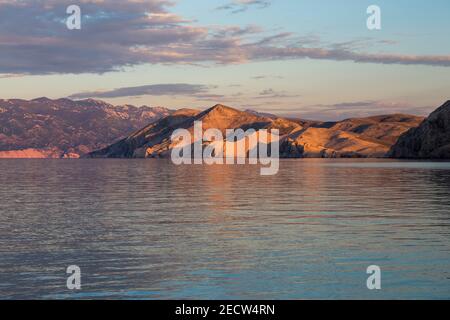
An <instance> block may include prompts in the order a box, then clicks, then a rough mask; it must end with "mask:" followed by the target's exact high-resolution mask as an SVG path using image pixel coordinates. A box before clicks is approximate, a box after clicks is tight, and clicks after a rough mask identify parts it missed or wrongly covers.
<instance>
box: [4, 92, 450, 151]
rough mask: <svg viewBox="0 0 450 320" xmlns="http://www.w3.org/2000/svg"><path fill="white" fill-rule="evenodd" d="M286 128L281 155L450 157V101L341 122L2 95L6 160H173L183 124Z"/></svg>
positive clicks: (224, 109)
mask: <svg viewBox="0 0 450 320" xmlns="http://www.w3.org/2000/svg"><path fill="white" fill-rule="evenodd" d="M198 120H201V121H202V122H203V129H204V130H206V129H209V128H217V129H220V130H221V131H222V132H223V133H224V132H225V130H226V129H237V128H242V129H244V130H246V129H249V128H253V129H256V130H258V129H279V130H280V134H281V140H280V156H281V157H283V158H308V157H310V158H313V157H329V158H335V157H336V158H338V157H385V156H391V157H396V158H450V102H447V103H446V104H444V105H443V106H442V107H441V108H439V109H438V110H436V111H435V112H434V113H432V114H431V115H430V117H429V118H428V119H425V118H423V117H418V116H412V115H406V114H392V115H382V116H374V117H367V118H353V119H347V120H343V121H336V122H321V121H314V120H303V119H288V118H281V117H278V116H276V115H273V114H268V113H259V112H257V111H254V110H246V111H239V110H236V109H233V108H231V107H227V106H224V105H220V104H219V105H216V106H214V107H212V108H210V109H208V110H206V111H200V110H195V109H181V110H178V111H174V110H169V109H166V108H160V107H157V108H153V107H147V106H142V107H135V106H132V105H124V106H113V105H111V104H108V103H106V102H103V101H99V100H93V99H87V100H80V101H73V100H70V99H58V100H51V99H48V98H39V99H34V100H31V101H27V100H19V99H11V100H0V158H78V157H91V158H155V157H168V156H169V155H170V153H171V150H172V148H173V147H174V146H173V145H172V143H171V141H170V137H171V135H172V132H173V131H174V130H176V129H178V128H185V129H188V130H191V132H192V129H193V124H194V122H195V121H198Z"/></svg>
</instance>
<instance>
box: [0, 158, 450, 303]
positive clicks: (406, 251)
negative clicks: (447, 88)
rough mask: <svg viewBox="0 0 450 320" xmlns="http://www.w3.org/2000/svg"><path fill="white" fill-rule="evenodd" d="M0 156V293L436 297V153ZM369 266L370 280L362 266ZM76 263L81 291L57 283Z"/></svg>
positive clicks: (441, 185) (449, 186)
mask: <svg viewBox="0 0 450 320" xmlns="http://www.w3.org/2000/svg"><path fill="white" fill-rule="evenodd" d="M259 173H260V171H259V168H258V167H255V166H212V167H211V166H187V167H186V166H182V167H176V166H174V165H172V164H170V163H169V162H167V161H162V160H161V161H160V160H1V161H0V197H1V198H0V298H2V299H17V298H32V299H43V298H51V299H66V298H71V299H73V298H76V299H91V298H114V299H162V298H168V299H172V298H180V299H185V298H192V299H312V298H319V299H332V298H338V299H343V298H350V299H366V298H367V299H368V298H374V299H385V298H406V299H416V298H425V299H434V298H438V299H450V163H439V162H435V163H431V162H400V161H397V162H393V161H374V160H370V161H362V160H359V161H358V160H286V161H282V162H281V167H280V172H279V174H278V175H276V176H272V177H262V176H260V175H259ZM373 264H375V265H378V266H380V267H381V269H382V290H380V291H369V290H368V289H367V287H366V279H367V277H368V275H367V274H366V268H367V267H368V266H369V265H373ZM69 265H78V266H79V267H80V268H81V272H82V279H81V280H82V290H80V291H76V292H72V291H69V290H68V289H67V288H66V279H67V278H66V277H67V275H66V268H67V266H69Z"/></svg>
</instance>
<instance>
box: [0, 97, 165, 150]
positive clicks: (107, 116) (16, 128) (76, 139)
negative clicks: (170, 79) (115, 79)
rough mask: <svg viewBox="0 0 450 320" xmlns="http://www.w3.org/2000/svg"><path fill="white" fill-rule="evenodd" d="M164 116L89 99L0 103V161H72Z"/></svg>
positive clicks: (146, 109) (159, 110)
mask: <svg viewBox="0 0 450 320" xmlns="http://www.w3.org/2000/svg"><path fill="white" fill-rule="evenodd" d="M169 114H170V111H169V110H168V109H165V108H150V107H146V106H144V107H140V108H137V107H134V106H130V105H126V106H113V105H110V104H108V103H105V102H102V101H98V100H92V99H88V100H81V101H72V100H69V99H58V100H51V99H47V98H39V99H35V100H31V101H26V100H18V99H14V100H0V158H59V157H75V158H76V157H79V156H81V155H83V154H86V153H89V152H91V151H93V150H97V149H101V148H103V147H105V146H107V145H109V144H111V143H112V142H114V141H116V140H118V139H121V138H123V137H126V136H127V135H129V134H130V133H132V132H134V131H136V130H138V129H139V128H142V127H143V126H145V125H147V124H148V123H151V122H154V121H156V120H159V119H161V118H163V117H165V116H167V115H169Z"/></svg>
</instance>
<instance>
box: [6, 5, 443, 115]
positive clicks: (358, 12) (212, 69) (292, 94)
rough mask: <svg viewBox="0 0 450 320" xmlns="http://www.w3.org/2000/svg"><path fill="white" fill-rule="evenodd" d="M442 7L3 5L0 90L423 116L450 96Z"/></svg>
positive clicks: (173, 104) (178, 104)
mask: <svg viewBox="0 0 450 320" xmlns="http://www.w3.org/2000/svg"><path fill="white" fill-rule="evenodd" d="M69 5H77V6H79V8H80V9H81V29H79V30H77V29H75V30H69V29H68V28H67V26H66V22H67V19H68V18H69V16H70V14H67V13H66V9H67V7H68V6H69ZM370 5H377V6H378V7H379V8H380V10H381V11H380V13H381V29H380V30H369V29H368V27H367V23H366V21H367V19H368V18H369V16H370V14H368V13H367V8H368V7H369V6H370ZM449 13H450V1H448V0H434V1H425V0H395V1H392V0H371V1H366V0H342V1H335V0H208V1H205V0H179V1H175V0H173V1H172V0H78V1H76V0H70V1H66V0H45V1H44V0H0V98H1V99H12V98H21V99H33V98H37V97H42V96H46V97H49V98H64V97H69V98H71V99H85V98H94V99H100V100H105V101H107V102H110V103H112V104H115V105H121V104H133V105H137V106H140V105H148V106H163V107H168V108H172V109H178V108H185V107H188V108H199V109H205V108H208V107H211V106H213V105H215V104H217V103H222V104H226V105H229V106H232V107H236V108H239V109H243V110H244V109H253V110H258V111H262V112H271V113H275V114H278V115H283V116H296V117H302V118H310V119H318V120H337V119H343V118H348V117H359V116H369V115H376V114H388V113H398V112H401V113H410V114H417V115H427V114H429V113H430V112H432V111H433V110H434V109H436V108H437V107H438V106H440V105H441V104H443V103H444V102H445V101H446V100H448V99H449V98H450V90H449V89H450V41H449V39H450V36H449V34H450V19H448V14H449Z"/></svg>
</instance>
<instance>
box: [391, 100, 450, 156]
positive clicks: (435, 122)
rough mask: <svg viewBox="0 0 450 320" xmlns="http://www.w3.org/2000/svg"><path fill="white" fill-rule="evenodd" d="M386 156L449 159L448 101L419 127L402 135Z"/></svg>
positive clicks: (449, 115) (449, 102) (449, 127)
mask: <svg viewBox="0 0 450 320" xmlns="http://www.w3.org/2000/svg"><path fill="white" fill-rule="evenodd" d="M388 156H389V157H393V158H410V159H450V101H447V102H446V103H445V104H444V105H443V106H441V107H440V108H439V109H437V110H436V111H434V112H433V113H432V114H431V115H430V116H429V117H428V118H427V119H426V120H425V121H424V122H423V123H422V124H421V125H420V126H419V127H417V128H413V129H411V130H409V131H408V132H406V133H405V134H404V135H402V136H401V137H400V138H399V140H398V142H397V143H396V144H395V145H394V146H393V147H392V148H391V150H390V151H389V154H388Z"/></svg>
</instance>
